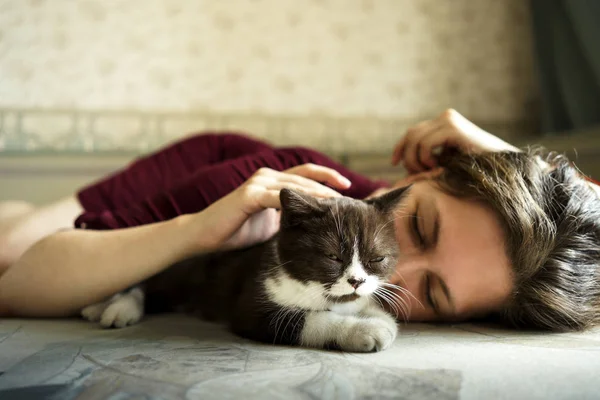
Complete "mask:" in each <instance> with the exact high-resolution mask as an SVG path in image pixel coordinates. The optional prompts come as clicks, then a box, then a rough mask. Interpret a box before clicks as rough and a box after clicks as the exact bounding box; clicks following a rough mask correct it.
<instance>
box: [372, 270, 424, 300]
mask: <svg viewBox="0 0 600 400" xmlns="http://www.w3.org/2000/svg"><path fill="white" fill-rule="evenodd" d="M398 274H399V273H398ZM398 276H399V277H400V279H402V281H403V283H404V285H406V281H405V280H404V278H402V276H401V275H398ZM381 285H382V286H386V287H391V288H393V289H396V290H398V291H399V292H401V293H402V294H404V295H406V296H408V297H409V298H410V299H412V300H414V301H416V302H417V304H418V305H419V307H423V303H421V301H420V300H419V299H417V298H416V297H415V295H413V294H412V293H411V291H410V290H408V289H406V288H404V287H402V286H399V285H394V284H393V283H389V282H383V283H381ZM412 300H410V301H411V302H412Z"/></svg>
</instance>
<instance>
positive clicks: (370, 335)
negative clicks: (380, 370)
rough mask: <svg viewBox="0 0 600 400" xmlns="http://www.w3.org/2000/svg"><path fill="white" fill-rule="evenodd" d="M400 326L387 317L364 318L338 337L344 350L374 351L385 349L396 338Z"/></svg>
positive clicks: (338, 342)
mask: <svg viewBox="0 0 600 400" xmlns="http://www.w3.org/2000/svg"><path fill="white" fill-rule="evenodd" d="M397 333H398V327H397V326H396V323H395V322H393V321H392V320H389V319H387V318H367V319H362V320H360V321H358V322H356V323H355V324H353V326H352V328H351V329H349V330H347V331H346V332H345V334H344V335H343V336H342V337H340V338H338V340H337V344H338V345H339V347H340V349H341V350H342V351H352V352H373V351H381V350H385V349H387V348H388V347H390V346H391V345H392V343H393V342H394V340H395V339H396V335H397Z"/></svg>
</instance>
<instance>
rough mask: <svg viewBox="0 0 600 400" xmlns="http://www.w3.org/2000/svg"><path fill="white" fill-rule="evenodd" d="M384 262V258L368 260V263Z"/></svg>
mask: <svg viewBox="0 0 600 400" xmlns="http://www.w3.org/2000/svg"><path fill="white" fill-rule="evenodd" d="M383 260H385V257H375V258H372V259H370V260H369V262H370V263H380V262H382V261H383Z"/></svg>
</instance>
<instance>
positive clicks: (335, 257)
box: [327, 253, 342, 262]
mask: <svg viewBox="0 0 600 400" xmlns="http://www.w3.org/2000/svg"><path fill="white" fill-rule="evenodd" d="M327 258H329V259H330V260H333V261H337V262H342V259H341V258H339V257H338V256H337V254H333V253H331V254H327Z"/></svg>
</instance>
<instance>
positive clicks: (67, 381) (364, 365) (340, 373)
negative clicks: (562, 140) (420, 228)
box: [0, 314, 600, 400]
mask: <svg viewBox="0 0 600 400" xmlns="http://www.w3.org/2000/svg"><path fill="white" fill-rule="evenodd" d="M599 378H600V330H590V331H587V332H584V333H564V334H543V333H533V332H532V333H528V332H515V331H509V330H503V329H501V328H499V327H494V326H487V325H474V324H458V325H431V324H408V325H401V326H400V335H399V336H398V338H397V340H396V341H395V343H394V345H393V346H392V348H390V349H388V350H386V351H383V352H380V353H370V354H352V353H342V352H335V351H321V350H312V349H302V348H298V347H286V346H274V345H268V344H260V343H254V342H251V341H248V340H245V339H241V338H238V337H236V336H234V335H232V334H230V333H229V332H228V331H227V330H226V329H224V328H223V327H222V326H220V325H216V324H212V323H207V322H203V321H200V320H197V319H194V318H191V317H186V316H182V315H176V314H172V315H171V314H165V315H157V316H152V317H149V318H146V319H145V320H144V321H143V322H142V323H140V324H139V325H136V326H132V327H128V328H125V329H120V330H118V329H111V330H105V329H101V328H100V327H99V326H98V325H96V324H92V323H89V322H85V321H83V320H80V319H64V320H36V319H33V320H16V319H15V320H13V319H6V320H2V321H0V399H2V400H13V399H19V400H27V399H39V398H49V399H61V400H63V399H64V400H70V399H261V400H262V399H286V400H287V399H592V398H598V394H599V393H600V379H599Z"/></svg>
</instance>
